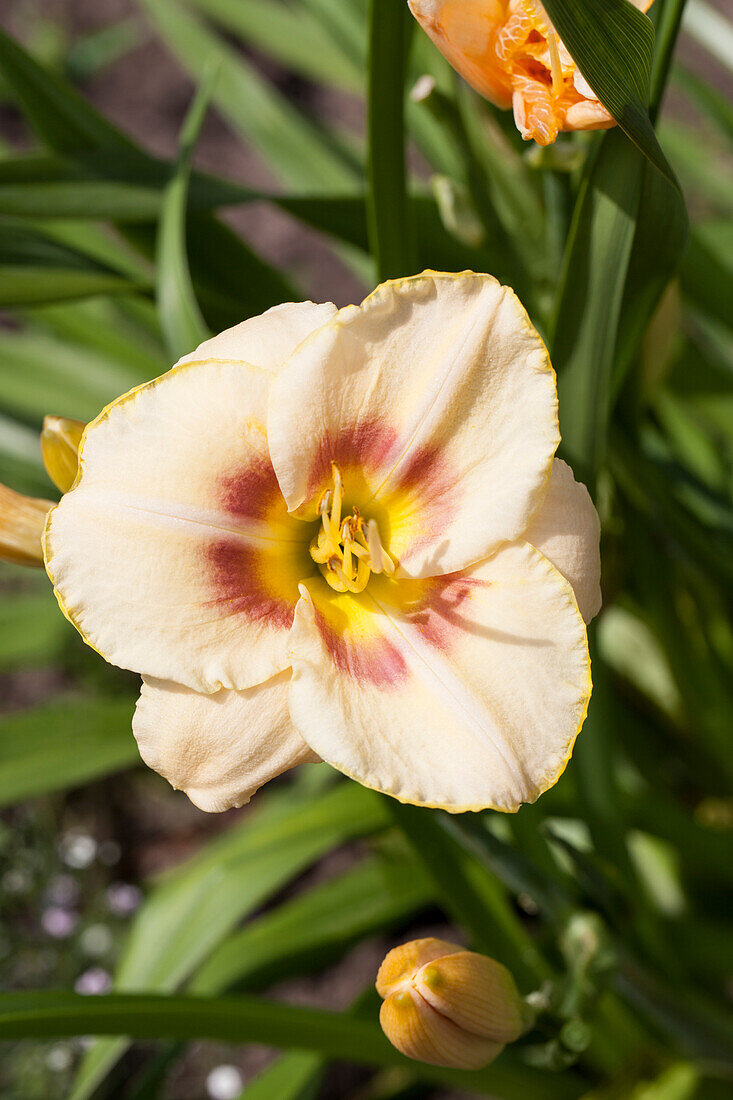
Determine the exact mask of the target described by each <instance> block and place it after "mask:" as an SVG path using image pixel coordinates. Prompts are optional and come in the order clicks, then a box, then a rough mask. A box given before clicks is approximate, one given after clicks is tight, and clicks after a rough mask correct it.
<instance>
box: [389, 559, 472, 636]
mask: <svg viewBox="0 0 733 1100" xmlns="http://www.w3.org/2000/svg"><path fill="white" fill-rule="evenodd" d="M483 583H484V582H483V581H478V580H476V579H475V578H474V577H470V576H467V575H466V574H465V573H453V574H450V575H449V576H446V577H432V578H430V579H429V580H424V581H403V582H402V583H401V585H400V590H399V596H400V600H399V607H400V611H401V612H402V614H403V615H404V616H405V618H407V619H409V621H410V623H411V624H412V625H413V626H414V627H416V629H417V630H418V631H419V633H420V635H421V637H422V638H423V639H424V640H425V641H426V642H429V643H430V645H432V646H435V648H436V649H440V650H443V651H446V650H449V649H450V646H451V641H452V639H453V638H454V637H455V635H456V633H461V632H465V631H468V632H470V631H471V629H472V628H473V626H474V624H473V622H472V620H471V619H469V618H468V617H467V614H466V612H467V610H468V608H467V604H468V602H469V600H470V598H471V594H472V592H473V591H474V589H475V588H480V587H481V586H482V584H483Z"/></svg>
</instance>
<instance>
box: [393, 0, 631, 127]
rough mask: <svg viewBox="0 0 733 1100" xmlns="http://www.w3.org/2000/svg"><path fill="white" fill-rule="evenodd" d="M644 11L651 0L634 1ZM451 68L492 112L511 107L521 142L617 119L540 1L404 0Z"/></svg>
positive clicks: (607, 123) (606, 124) (606, 125)
mask: <svg viewBox="0 0 733 1100" xmlns="http://www.w3.org/2000/svg"><path fill="white" fill-rule="evenodd" d="M631 2H632V3H633V4H634V5H635V7H637V8H639V9H640V10H641V11H647V10H648V9H649V8H650V7H651V5H652V2H653V0H631ZM408 3H409V5H410V9H411V11H412V13H413V15H414V16H415V18H416V19H417V21H418V22H419V23H420V25H421V26H422V27H423V29H424V30H425V31H426V32H427V33H428V35H429V36H430V38H431V39H432V40H433V42H434V43H435V45H436V46H437V47H438V49H439V50H440V52H441V53H442V54H443V55H444V56H445V57H446V58H447V60H448V61H449V62H450V63H451V65H452V66H453V68H454V69H456V70H457V72H459V73H460V74H461V76H462V77H463V78H464V79H465V80H467V81H468V83H469V84H471V85H472V87H474V88H475V89H476V91H478V92H480V93H481V95H483V96H485V97H486V99H488V100H490V101H491V102H492V103H494V104H495V105H496V106H497V107H502V108H504V109H507V108H510V107H511V108H512V109H513V111H514V119H515V122H516V124H517V129H518V130H519V132H520V133H521V135H522V137H523V138H524V139H525V141H529V140H531V139H534V140H535V141H536V142H537V143H538V144H539V145H551V144H552V142H553V141H555V139H556V138H557V135H558V133H559V132H560V131H561V130H606V129H608V128H609V127H610V126H615V120H614V119H613V117H612V116H611V115H610V114H609V112H608V111H607V110H606V108H605V107H604V106H603V104H602V103H600V102H599V100H598V97H597V95H596V94H595V92H594V91H593V89H592V88H591V87H590V85H589V84H588V82H587V81H586V80H585V79H584V78H583V76H582V74H581V73H580V72H579V70H578V68H577V66H576V65H575V62H574V61H573V59H572V57H571V56H570V54H569V53H568V51H567V49H566V48H565V46H564V45H563V43H562V42H561V40H560V38H559V36H558V34H557V31H556V30H555V28H554V27H553V25H552V23H551V22H550V19H549V17H548V15H547V12H546V11H545V9H544V7H543V6H542V4H541V2H540V0H408Z"/></svg>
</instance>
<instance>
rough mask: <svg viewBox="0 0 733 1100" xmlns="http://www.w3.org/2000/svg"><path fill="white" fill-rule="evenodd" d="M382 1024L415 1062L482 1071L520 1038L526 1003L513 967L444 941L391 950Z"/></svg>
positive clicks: (380, 979) (381, 987)
mask: <svg viewBox="0 0 733 1100" xmlns="http://www.w3.org/2000/svg"><path fill="white" fill-rule="evenodd" d="M377 992H378V993H379V995H380V996H381V997H382V998H383V999H384V1004H383V1005H382V1008H381V1011H380V1014H379V1021H380V1023H381V1025H382V1030H383V1031H384V1033H385V1035H386V1036H387V1038H388V1039H389V1041H390V1042H391V1043H392V1044H393V1046H396V1047H397V1049H398V1050H400V1051H402V1053H403V1054H405V1055H406V1056H407V1057H408V1058H414V1059H415V1060H416V1061H418V1062H428V1063H429V1064H431V1065H435V1066H452V1067H454V1068H455V1069H480V1068H481V1067H482V1066H486V1065H488V1064H489V1062H491V1061H493V1060H494V1058H496V1057H497V1055H498V1054H500V1053H501V1051H502V1049H503V1047H504V1045H505V1044H506V1043H511V1042H513V1041H514V1040H515V1039H517V1038H519V1036H520V1035H521V1033H522V1030H523V1026H524V1013H523V1003H522V999H521V997H520V995H519V992H518V990H517V987H516V985H515V984H514V979H513V977H512V975H511V974H510V973H509V971H508V970H507V969H506V967H504V966H502V965H501V963H498V962H495V961H494V960H493V959H489V958H487V957H486V956H485V955H478V954H476V953H475V952H473V951H465V950H464V949H463V948H461V947H459V946H458V945H457V944H454V943H447V942H446V941H445V940H437V939H424V940H413V941H412V942H411V943H406V944H403V945H402V947H396V948H394V950H392V951H390V952H389V954H388V955H387V957H386V959H385V960H384V962H383V963H382V965H381V967H380V969H379V974H378V975H377Z"/></svg>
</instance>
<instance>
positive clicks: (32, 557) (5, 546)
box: [0, 485, 54, 565]
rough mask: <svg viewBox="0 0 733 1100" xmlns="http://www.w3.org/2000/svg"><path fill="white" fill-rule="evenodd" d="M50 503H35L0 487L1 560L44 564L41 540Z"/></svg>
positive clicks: (33, 498)
mask: <svg viewBox="0 0 733 1100" xmlns="http://www.w3.org/2000/svg"><path fill="white" fill-rule="evenodd" d="M53 507H54V504H53V501H51V500H38V499H37V498H36V497H25V496H22V495H21V494H20V493H15V492H13V490H12V489H8V488H7V487H6V486H5V485H0V560H2V561H11V562H14V563H15V564H16V565H43V548H42V546H41V539H42V537H43V529H44V527H45V525H46V516H47V515H48V513H49V511H50V509H51V508H53Z"/></svg>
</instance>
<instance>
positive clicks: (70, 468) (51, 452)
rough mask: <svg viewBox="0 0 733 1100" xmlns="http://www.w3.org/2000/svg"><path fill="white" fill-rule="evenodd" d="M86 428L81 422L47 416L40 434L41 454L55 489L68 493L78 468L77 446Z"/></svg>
mask: <svg viewBox="0 0 733 1100" xmlns="http://www.w3.org/2000/svg"><path fill="white" fill-rule="evenodd" d="M85 428H86V424H85V423H84V421H83V420H68V419H67V418H66V417H63V416H47V417H46V419H45V420H44V421H43V431H42V432H41V454H42V456H43V464H44V466H45V467H46V473H47V474H48V476H49V477H50V478H51V481H52V482H53V483H54V485H55V486H56V488H57V489H60V490H61V492H62V493H68V491H69V489H70V488H71V486H72V485H73V484H74V479H75V478H76V471H77V469H78V467H79V444H80V443H81V437H82V434H83V432H84V429H85Z"/></svg>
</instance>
